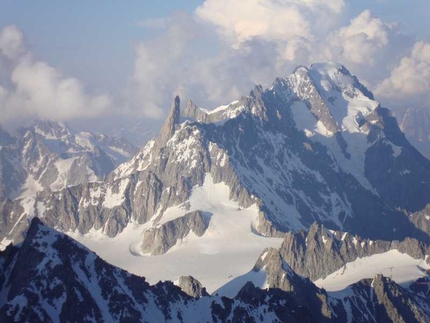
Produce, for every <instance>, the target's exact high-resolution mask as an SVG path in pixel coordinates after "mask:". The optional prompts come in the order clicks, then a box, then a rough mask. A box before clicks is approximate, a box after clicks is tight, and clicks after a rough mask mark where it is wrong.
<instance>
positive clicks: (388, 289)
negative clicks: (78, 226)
mask: <svg viewBox="0 0 430 323" xmlns="http://www.w3.org/2000/svg"><path fill="white" fill-rule="evenodd" d="M263 255H264V257H263V258H264V259H262V261H270V264H269V263H268V265H269V266H270V268H272V269H273V268H276V267H277V268H278V269H280V270H281V271H280V272H279V273H278V274H281V276H280V277H283V278H282V279H283V281H284V284H283V286H282V288H281V289H277V288H271V289H269V290H267V291H264V290H261V289H259V288H256V287H254V286H253V285H252V283H250V282H249V283H247V284H246V285H245V286H244V287H243V288H242V289H241V290H240V291H239V293H238V295H237V296H235V297H234V298H226V297H219V296H209V295H207V294H206V293H205V291H204V289H203V288H202V287H201V285H200V284H199V283H198V282H197V281H195V280H193V279H192V278H191V277H182V278H181V279H180V280H179V284H180V286H179V287H177V286H175V285H174V284H172V283H171V282H159V283H157V284H156V285H152V286H151V285H149V284H148V283H147V282H146V281H145V279H144V278H142V277H138V276H134V275H131V274H129V273H127V272H126V271H124V270H121V269H119V268H116V267H113V266H112V265H109V264H108V263H106V262H104V261H103V260H102V259H100V258H99V257H98V256H97V255H96V254H95V253H93V252H92V251H90V250H89V249H87V248H85V247H84V246H82V245H81V244H79V243H77V242H75V241H73V240H72V239H70V238H69V237H67V236H65V235H64V234H62V233H60V232H57V231H55V230H53V229H51V228H49V227H46V226H44V225H43V224H41V223H40V221H39V220H38V219H34V220H33V221H32V224H31V226H30V229H29V231H28V235H27V237H26V239H25V240H24V242H23V243H22V244H21V245H19V246H17V247H9V248H8V249H7V250H6V251H4V252H0V277H1V280H0V296H1V297H0V320H1V321H2V322H3V321H4V322H7V321H43V322H45V321H54V322H56V321H66V320H67V321H69V320H71V321H82V322H94V321H109V322H117V321H139V322H159V321H163V322H184V321H187V322H188V321H193V322H194V321H197V322H206V321H209V322H229V321H231V322H243V321H246V322H315V321H317V322H352V321H356V320H358V321H366V322H385V321H397V320H400V321H405V322H409V321H416V322H427V321H428V320H429V318H430V307H429V305H428V302H427V301H426V299H427V298H426V293H428V292H429V291H430V290H429V289H428V288H427V287H426V285H423V284H422V283H425V282H430V280H429V279H427V280H422V279H421V280H420V281H418V282H416V283H414V284H411V285H410V286H409V288H403V287H400V286H399V285H397V284H396V283H394V282H393V281H391V280H390V279H388V278H385V277H383V276H381V275H376V276H375V277H373V278H372V279H368V280H362V281H360V282H359V283H356V284H354V285H351V286H349V287H348V289H346V290H344V291H342V292H336V293H330V292H326V291H325V290H323V289H319V288H317V287H316V286H315V285H314V284H313V283H312V282H311V281H310V280H308V279H306V278H303V277H301V276H298V275H297V274H296V273H295V272H294V271H293V270H291V268H289V267H288V265H287V264H285V263H280V266H274V265H276V263H277V261H276V254H275V253H274V251H266V253H265V254H263ZM29 264H31V266H29ZM261 264H262V263H261V262H260V263H257V264H256V267H258V266H260V265H261ZM271 277H274V276H273V275H272V276H271Z"/></svg>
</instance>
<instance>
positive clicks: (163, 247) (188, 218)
mask: <svg viewBox="0 0 430 323" xmlns="http://www.w3.org/2000/svg"><path fill="white" fill-rule="evenodd" d="M209 221H210V215H209V214H205V213H203V212H202V211H194V212H190V213H187V214H185V215H184V216H182V217H179V218H177V219H174V220H171V221H167V222H165V223H163V224H159V225H158V226H157V227H153V228H151V229H149V230H147V231H145V232H144V234H143V243H142V252H143V253H150V254H151V255H153V256H156V255H162V254H164V253H166V252H167V251H168V250H169V249H170V248H172V247H173V246H174V245H175V244H176V243H177V242H178V241H180V240H181V239H183V238H185V237H186V236H187V235H188V234H189V233H190V232H193V233H194V234H195V235H196V236H197V237H201V236H203V235H204V234H205V232H206V229H207V228H208V226H209Z"/></svg>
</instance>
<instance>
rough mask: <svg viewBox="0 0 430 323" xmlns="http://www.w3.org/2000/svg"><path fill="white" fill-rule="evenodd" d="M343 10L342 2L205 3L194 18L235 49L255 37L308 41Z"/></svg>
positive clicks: (268, 0)
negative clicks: (231, 43) (297, 38)
mask: <svg viewBox="0 0 430 323" xmlns="http://www.w3.org/2000/svg"><path fill="white" fill-rule="evenodd" d="M344 6H345V1H344V0H333V1H323V0H247V1H234V0H223V1H220V0H206V1H205V2H204V3H203V4H202V5H201V6H200V7H198V8H197V9H196V15H197V16H198V17H199V18H200V19H202V20H204V21H207V22H210V23H212V24H214V25H215V26H217V27H218V28H219V31H220V32H221V34H222V35H223V36H225V37H226V38H227V39H228V40H229V41H231V42H233V43H234V45H235V46H236V47H238V46H240V44H242V43H243V42H245V41H247V40H251V39H253V38H256V37H261V38H264V39H266V40H287V39H289V38H291V37H297V36H299V37H311V36H312V35H313V34H314V33H315V32H316V31H321V30H323V29H326V28H327V27H328V26H330V25H331V24H332V23H333V22H334V21H335V20H336V19H335V18H336V17H335V16H336V15H337V14H339V13H340V12H341V11H342V9H343V8H344Z"/></svg>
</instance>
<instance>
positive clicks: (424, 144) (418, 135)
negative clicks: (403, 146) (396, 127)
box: [400, 107, 430, 159]
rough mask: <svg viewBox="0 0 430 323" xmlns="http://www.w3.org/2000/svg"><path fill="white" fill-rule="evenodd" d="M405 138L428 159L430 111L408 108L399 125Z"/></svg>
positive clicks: (429, 151) (429, 154) (429, 156)
mask: <svg viewBox="0 0 430 323" xmlns="http://www.w3.org/2000/svg"><path fill="white" fill-rule="evenodd" d="M400 129H401V130H402V131H403V132H404V133H405V135H406V138H408V140H409V141H410V142H411V143H412V144H413V145H414V146H415V147H417V149H418V150H419V151H420V152H421V153H422V154H423V155H424V156H425V157H426V158H427V159H430V110H429V109H428V107H422V108H409V109H408V110H406V113H405V115H404V116H403V119H402V121H401V123H400Z"/></svg>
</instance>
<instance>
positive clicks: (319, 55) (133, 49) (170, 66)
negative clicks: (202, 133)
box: [0, 0, 430, 123]
mask: <svg viewBox="0 0 430 323" xmlns="http://www.w3.org/2000/svg"><path fill="white" fill-rule="evenodd" d="M197 8H198V9H197ZM263 12H265V13H268V14H267V15H265V14H263ZM160 18H163V19H165V20H160ZM156 19H159V22H163V24H162V25H161V26H158V28H152V27H144V26H142V25H144V24H145V22H146V23H147V24H148V22H153V21H154V20H156ZM351 21H353V22H351ZM11 25H13V26H14V27H16V28H17V29H18V31H16V30H15V33H13V32H12V33H9V35H11V34H13V35H15V36H16V35H18V34H19V33H21V34H22V35H23V37H24V38H23V41H22V42H23V45H22V47H23V48H24V49H22V51H21V54H20V55H21V56H20V57H19V58H17V59H14V60H10V59H5V58H2V57H1V50H2V49H1V46H2V45H1V39H0V82H1V81H2V80H3V84H0V90H1V89H2V88H1V86H3V88H4V89H5V91H7V95H6V96H5V97H6V99H4V100H5V102H7V103H4V104H3V105H2V106H1V107H0V109H4V110H5V111H6V112H7V113H6V115H8V118H9V119H10V120H12V121H15V123H19V122H20V120H24V119H25V118H23V117H22V115H25V116H26V118H27V119H29V118H30V119H31V118H34V117H46V116H53V118H57V119H64V120H66V121H67V120H73V119H79V118H83V119H88V118H94V117H98V116H99V115H110V116H113V117H115V116H118V115H119V114H124V115H125V114H128V115H130V116H132V118H135V116H136V115H138V116H139V117H142V118H148V119H160V118H162V117H163V116H164V113H165V110H166V108H165V107H168V106H169V101H170V99H171V97H172V95H174V94H175V93H179V94H181V95H182V96H183V97H184V98H185V99H194V100H195V101H197V103H199V104H201V105H203V106H206V107H208V108H213V107H215V106H217V105H220V104H223V103H226V102H228V101H229V100H233V99H235V98H237V96H239V95H242V94H246V93H247V92H248V91H249V89H250V88H251V87H252V86H253V84H255V83H261V84H263V85H264V86H268V85H270V82H271V81H272V80H273V79H274V78H275V77H277V76H285V75H286V74H287V73H289V72H290V71H291V70H292V69H294V67H295V66H297V65H299V64H305V65H307V64H310V63H312V62H314V61H321V60H335V61H338V62H340V63H342V64H345V65H346V66H347V67H348V68H349V69H351V70H352V72H354V73H356V74H357V75H358V76H359V77H360V79H361V80H362V81H363V83H365V84H366V85H367V86H369V87H370V88H371V89H372V90H373V91H376V93H377V94H378V93H379V97H380V98H381V101H382V102H383V103H386V104H387V105H390V106H392V107H393V108H394V109H396V108H397V109H398V110H399V111H400V112H401V109H402V107H404V106H405V105H406V104H407V105H424V104H425V102H428V100H429V98H428V96H426V95H425V93H428V92H430V91H429V89H427V91H426V88H425V87H424V88H423V87H422V86H417V87H416V88H417V90H416V91H415V89H412V90H411V87H410V86H407V85H408V84H410V82H416V83H417V84H421V85H422V84H430V80H427V79H417V77H416V74H417V73H418V74H420V72H419V71H418V72H417V70H416V69H417V68H418V66H422V63H423V61H425V60H426V57H427V56H426V55H427V50H430V46H429V47H427V46H426V45H427V44H428V42H429V40H430V1H428V0H412V1H411V0H409V1H406V0H350V1H348V0H332V1H322V0H308V1H303V0H283V1H275V0H267V1H262V0H247V1H239V0H237V1H235V0H223V1H216V0H206V1H203V0H198V1H197V0H187V1H179V0H177V1H164V2H154V1H138V0H131V1H103V2H101V1H68V2H65V1H61V2H60V1H21V0H15V1H13V0H0V31H1V30H6V29H7V28H8V27H10V26H11ZM395 25H396V26H395ZM243 26H245V27H243ZM9 31H10V30H9ZM4 34H5V33H4ZM3 36H4V35H3ZM18 36H19V35H18ZM18 36H17V37H18ZM0 38H1V35H0ZM18 38H19V37H18ZM4 39H6V38H4ZM6 45H7V43H6ZM6 45H3V46H6ZM29 55H30V56H31V57H30V56H29ZM29 57H30V58H29ZM405 58H406V60H404V59H405ZM402 60H403V61H402ZM38 62H39V63H40V62H43V64H42V65H41V66H42V68H37V67H38V66H39V65H37V63H38ZM424 63H425V64H427V61H425V62H424ZM18 67H19V68H18ZM39 67H40V66H39ZM17 70H18V71H21V73H19V74H17V73H15V75H18V76H19V77H17V76H15V77H14V76H13V75H14V72H16V71H17ZM406 70H407V72H405V71H406ZM405 73H406V75H409V76H410V77H409V78H406V81H404V80H403V81H402V80H399V75H400V74H401V75H405ZM408 73H409V74H408ZM424 74H425V73H424ZM26 77H27V78H29V77H32V78H33V79H36V78H38V79H39V80H41V79H43V77H46V78H47V84H50V85H51V86H52V87H53V86H54V84H55V83H56V82H57V83H61V81H64V82H65V84H66V83H67V82H68V81H70V80H72V79H73V82H74V86H75V88H73V89H72V90H73V91H71V92H70V93H74V95H75V94H76V93H77V94H76V95H77V96H78V97H79V100H77V101H78V102H69V101H67V102H66V103H65V104H64V107H59V106H58V104H57V103H56V102H57V101H58V97H62V96H61V95H62V94H61V93H63V92H61V89H54V90H52V91H51V92H53V93H54V92H55V93H54V94H52V93H50V95H51V97H50V99H51V101H49V99H46V98H45V97H46V96H43V97H42V98H41V97H34V93H36V94H37V91H35V89H32V88H31V82H25V81H26V79H25V78H26ZM4 80H6V81H4ZM75 81H76V82H75ZM19 82H21V83H19ZM50 82H51V83H50ZM73 82H72V83H73ZM402 82H407V83H408V84H402ZM42 83H43V82H42ZM20 84H26V86H27V85H28V87H25V88H24V87H22V86H20ZM29 84H30V85H29ZM391 89H394V90H392V91H391ZM418 90H419V91H418ZM391 92H392V93H391ZM0 94H1V91H0ZM400 95H402V96H401V97H399V96H400ZM19 96H25V97H19ZM16 97H18V99H17V98H16ZM11 98H12V99H13V100H12V99H11ZM411 98H412V99H411ZM20 100H21V101H20ZM32 100H33V101H34V104H32ZM95 100H98V101H97V102H99V103H97V104H96V103H91V102H95ZM11 101H13V103H14V104H11V103H10V102H11ZM17 102H26V105H27V106H26V107H25V109H21V110H22V111H21V112H20V113H19V114H18V113H15V114H14V113H13V111H19V110H20V109H19V108H18V107H17V104H19V103H17ZM51 102H52V105H54V104H56V105H57V107H56V108H55V109H54V108H52V109H50V108H44V106H48V105H50V104H51ZM54 102H55V103H54ZM82 102H84V103H85V105H86V106H88V105H89V106H91V108H92V113H87V112H88V111H87V110H88V108H85V107H84V106H82V105H83V103H82ZM100 102H104V103H103V104H101V103H100ZM0 103H1V95H0ZM79 104H80V105H81V106H79V107H78V108H77V110H76V111H78V112H75V111H74V112H73V113H68V112H67V109H72V110H74V108H73V107H74V106H75V105H77V106H78V105H79ZM396 104H398V107H397V106H395V105H396ZM59 110H64V111H63V112H64V113H57V114H56V113H53V112H57V111H59ZM79 111H81V112H82V113H80V112H79ZM124 111H127V112H124Z"/></svg>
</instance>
